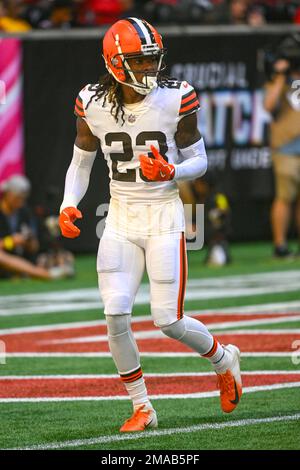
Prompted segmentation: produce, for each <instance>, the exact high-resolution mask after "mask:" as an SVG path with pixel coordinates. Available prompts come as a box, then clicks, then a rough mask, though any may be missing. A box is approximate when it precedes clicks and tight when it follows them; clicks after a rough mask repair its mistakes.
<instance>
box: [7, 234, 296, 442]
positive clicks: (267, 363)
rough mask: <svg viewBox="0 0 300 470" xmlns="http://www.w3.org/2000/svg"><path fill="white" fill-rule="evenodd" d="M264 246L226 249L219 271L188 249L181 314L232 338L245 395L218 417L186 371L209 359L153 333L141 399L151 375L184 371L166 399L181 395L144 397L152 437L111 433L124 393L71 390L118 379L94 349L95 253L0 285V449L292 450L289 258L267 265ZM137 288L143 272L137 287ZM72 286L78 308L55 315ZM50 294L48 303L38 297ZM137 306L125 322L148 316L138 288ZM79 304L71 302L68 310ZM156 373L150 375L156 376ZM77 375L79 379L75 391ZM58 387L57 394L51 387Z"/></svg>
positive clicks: (292, 285)
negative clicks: (69, 267) (228, 260)
mask: <svg viewBox="0 0 300 470" xmlns="http://www.w3.org/2000/svg"><path fill="white" fill-rule="evenodd" d="M271 250H272V248H271V245H270V244H268V243H252V244H239V245H234V246H233V247H232V257H233V263H232V265H230V266H228V267H225V268H208V267H205V266H204V265H203V259H204V256H205V253H204V252H200V254H199V253H198V252H189V280H190V281H191V282H190V285H189V283H188V289H187V300H186V302H185V310H186V311H187V312H188V314H192V315H196V314H201V315H203V316H204V317H205V323H209V324H210V325H211V328H210V329H211V331H212V332H213V333H214V334H216V335H220V338H221V339H222V341H226V339H227V337H228V338H230V341H233V340H234V341H236V344H238V345H239V347H240V349H241V350H242V362H241V367H242V372H243V373H244V375H245V382H244V387H245V393H244V394H243V397H242V399H241V403H240V404H239V406H238V407H237V409H236V410H235V411H234V412H233V413H231V414H229V415H226V414H224V413H222V411H221V409H220V405H219V398H218V396H216V392H214V391H211V389H209V388H207V391H206V388H205V386H206V381H207V380H208V378H207V377H208V376H206V375H204V376H203V384H202V385H203V387H204V388H203V390H202V389H201V390H200V392H201V393H202V391H203V396H201V397H195V396H193V394H195V390H194V389H192V384H191V381H193V380H196V379H195V377H196V374H199V373H208V372H211V370H212V369H211V367H210V364H209V363H208V362H207V361H205V360H204V359H200V358H199V357H197V356H196V355H193V354H189V353H186V352H185V351H182V350H180V349H178V351H177V350H176V351H175V352H174V351H173V352H170V353H169V350H168V344H167V343H164V339H163V337H160V336H157V329H154V327H153V338H152V337H150V339H149V344H148V343H141V344H142V346H141V348H140V350H141V365H142V368H143V371H144V374H145V379H146V383H147V381H148V380H149V384H150V385H149V387H150V389H149V388H148V390H150V391H149V393H150V395H155V390H156V389H155V387H159V380H165V381H166V383H167V381H168V380H171V378H172V377H173V374H180V373H182V374H190V375H186V376H184V375H182V376H180V377H178V390H177V389H176V391H174V393H177V394H179V395H180V394H182V395H184V394H185V395H186V397H185V398H183V397H182V398H180V397H178V396H177V398H174V397H172V396H169V397H168V398H166V397H164V396H163V393H164V392H160V395H159V397H156V398H153V399H152V401H153V404H154V406H155V408H156V411H157V414H158V419H159V427H158V428H157V430H155V431H146V432H144V433H137V434H130V435H127V434H125V435H124V434H120V433H119V431H118V430H119V427H120V425H121V424H122V423H123V421H124V420H125V419H127V418H128V417H129V415H130V414H131V404H130V402H129V400H128V399H126V397H125V396H124V397H123V398H122V399H119V398H118V397H117V396H115V395H114V392H113V391H112V392H111V394H110V392H109V390H110V389H109V388H107V393H106V395H105V394H103V393H102V391H101V390H99V391H98V392H95V390H94V391H93V392H91V393H90V394H89V395H87V396H84V395H81V393H82V392H81V387H83V385H82V384H83V383H84V381H85V380H86V381H87V382H86V383H87V384H88V383H89V382H88V380H90V378H91V377H87V376H95V378H96V380H98V378H99V380H100V376H101V380H106V379H105V376H107V378H108V379H109V380H112V381H113V380H116V381H117V380H118V379H117V378H114V377H115V376H116V370H115V367H114V364H113V361H112V359H111V357H110V356H109V354H108V353H105V351H106V349H105V347H104V346H105V344H106V343H105V341H104V340H101V341H102V343H101V342H100V343H98V342H97V341H98V340H97V338H98V336H97V335H103V334H104V333H103V330H102V329H101V328H104V326H102V323H101V321H102V320H103V319H104V315H103V308H102V307H101V305H100V304H99V307H97V304H96V303H95V306H92V307H91V306H90V304H89V302H88V300H89V296H91V298H94V297H93V296H94V294H95V292H94V289H96V288H97V278H96V274H95V257H93V256H83V257H78V258H77V261H76V267H77V275H76V278H75V279H73V280H67V281H55V282H40V281H31V280H25V281H24V280H23V281H20V280H13V281H10V282H8V281H4V282H3V281H1V283H0V330H1V331H0V339H2V340H3V341H4V342H5V345H6V349H7V353H8V355H7V357H6V363H5V364H1V363H0V417H1V427H0V448H1V449H10V448H18V449H22V448H33V449H58V448H61V449H80V450H83V449H98V450H104V449H109V450H116V449H117V450H125V449H126V450H128V449H134V450H137V449H145V450H184V449H193V450H206V449H244V450H245V449H260V450H261V449H289V450H292V449H294V450H299V449H300V392H299V390H300V352H299V354H297V347H298V349H300V284H299V285H298V284H297V282H298V278H297V276H298V274H297V273H298V272H300V259H296V260H293V261H290V262H286V261H279V260H274V259H272V257H271ZM256 274H257V276H255V275H256ZM249 275H254V277H249ZM247 276H248V277H247ZM217 280H220V283H219V284H216V281H217ZM198 281H199V286H198V284H197V282H198ZM193 282H194V284H193ZM201 283H202V284H201ZM203 283H205V284H203ZM240 283H242V287H243V289H241V288H240ZM146 284H147V277H146V276H145V277H144V279H143V285H144V287H145V288H146V287H147V286H146ZM193 285H194V287H193ZM282 285H284V286H286V288H285V287H284V288H281V286H282ZM78 289H90V290H89V291H82V293H83V294H82V295H83V299H82V301H80V300H79V301H77V304H76V303H75V301H73V300H72V299H71V301H72V302H74V310H72V308H71V309H69V310H66V308H68V302H69V301H70V298H71V297H70V296H72V295H75V294H76V292H77V291H78ZM228 290H230V294H229V295H227V291H228ZM51 292H52V293H53V295H54V297H53V299H54V300H52V301H51V298H50V297H47V296H44V297H43V295H44V294H45V295H46V294H47V293H48V294H51ZM56 293H57V296H56ZM74 293H75V294H74ZM27 294H34V295H37V296H41V297H35V296H33V297H30V296H27ZM198 294H199V295H198ZM24 295H25V297H24ZM64 296H65V297H64ZM68 296H69V297H68ZM56 297H57V299H58V300H57V301H56ZM59 299H61V300H59ZM139 299H140V300H138V303H137V305H136V306H135V308H134V318H135V322H137V323H138V324H139V325H140V326H142V325H143V322H145V321H146V320H147V319H150V306H149V304H148V301H147V300H145V301H144V300H143V299H144V297H143V290H142V294H141V297H140V298H139ZM78 302H82V304H80V305H79V307H78ZM95 302H97V301H96V300H95ZM66 305H67V307H66ZM75 306H76V308H75ZM205 315H206V316H205ZM217 315H218V318H217V317H216V316H217ZM214 322H215V323H216V325H215V326H214ZM72 326H73V328H71V329H70V327H72ZM97 328H98V329H97ZM85 330H86V331H85ZM151 334H152V330H151ZM85 335H86V336H88V337H91V340H90V342H87V341H83V342H76V341H77V338H78V337H80V338H83V337H84V336H85ZM93 335H94V336H95V338H93ZM150 336H151V335H150ZM74 338H75V342H72V341H73V340H74ZM297 341H299V345H298V346H297V344H298V343H297ZM66 342H67V345H66ZM296 343H297V344H296ZM0 344H1V343H0ZM99 344H100V345H102V346H101V347H102V349H101V348H100V347H99ZM147 344H148V346H147ZM103 345H104V346H103ZM145 345H146V346H147V347H146V346H145ZM152 346H153V352H151V351H152V349H151V347H152ZM144 347H145V348H146V349H143V348H144ZM107 351H108V350H107ZM102 352H103V354H102ZM191 352H192V351H191ZM243 352H244V354H243ZM0 359H1V356H0ZM2 362H3V361H2ZM247 372H249V374H248V375H247ZM280 372H281V375H280ZM156 374H160V375H159V376H157V379H156ZM193 374H195V375H193ZM297 374H299V380H298V379H297ZM148 375H149V377H147V376H148ZM151 375H152V378H151V377H150V376H151ZM10 376H11V378H10ZM16 376H19V379H17V378H16ZM56 376H59V377H60V378H59V377H56ZM64 376H65V377H64ZM67 376H76V377H74V378H72V377H71V378H68V377H67ZM78 376H79V379H82V380H81V381H80V380H79V381H78V384H77V385H76V382H74V380H75V379H76V378H78ZM85 376H86V377H85ZM168 377H170V378H169V379H168ZM193 377H194V378H193ZM284 377H286V378H284ZM1 378H2V379H1ZM65 379H66V380H67V382H65ZM151 380H153V382H151ZM155 380H157V382H155ZM198 380H202V379H201V378H200V379H199V377H198ZM40 382H41V383H42V384H44V385H43V387H44V388H43V387H40V385H39V384H40ZM66 383H67V388H65V389H64V390H65V392H64V393H65V395H64V394H61V392H60V387H62V386H64V387H66V385H65V384H66ZM199 383H200V382H199ZM151 384H152V385H151ZM155 384H156V385H155ZM202 385H201V386H202ZM86 386H88V385H86ZM68 387H69V388H70V390H68ZM76 387H77V388H76ZM97 393H98V395H97ZM168 393H169V395H170V392H168ZM205 394H206V395H205Z"/></svg>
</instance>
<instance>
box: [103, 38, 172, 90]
mask: <svg viewBox="0 0 300 470" xmlns="http://www.w3.org/2000/svg"><path fill="white" fill-rule="evenodd" d="M115 43H116V46H117V49H118V53H117V54H115V55H114V56H113V57H112V59H111V63H112V66H113V68H114V69H115V70H116V71H123V72H124V79H120V78H118V76H117V75H116V73H114V71H113V70H112V68H111V67H110V66H109V64H108V63H107V61H106V60H105V64H106V68H107V70H108V71H109V73H111V74H112V75H113V76H114V78H115V79H116V80H117V81H118V82H119V83H122V84H123V85H127V86H130V87H131V88H133V89H134V90H135V91H136V92H137V93H139V94H141V95H148V94H149V93H150V92H151V91H152V90H153V89H154V88H156V87H157V78H158V75H159V73H160V72H161V71H162V70H164V69H165V68H166V65H165V63H164V62H163V58H164V56H165V54H166V49H165V48H160V47H159V45H158V44H151V45H146V44H145V45H141V51H137V52H132V53H127V54H123V52H122V49H121V46H120V43H119V37H118V35H116V36H115ZM147 56H152V57H155V58H157V68H156V70H151V71H149V70H134V69H132V68H131V67H130V65H129V63H128V59H136V58H142V57H147ZM104 59H105V58H104ZM135 74H142V75H143V79H142V82H139V81H137V79H136V77H135ZM129 80H131V81H129Z"/></svg>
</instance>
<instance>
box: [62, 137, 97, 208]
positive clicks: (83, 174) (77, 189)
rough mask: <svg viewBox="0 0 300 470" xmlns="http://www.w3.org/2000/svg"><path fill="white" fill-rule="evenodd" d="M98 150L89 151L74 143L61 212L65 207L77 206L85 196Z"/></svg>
mask: <svg viewBox="0 0 300 470" xmlns="http://www.w3.org/2000/svg"><path fill="white" fill-rule="evenodd" d="M96 153H97V150H96V151H94V152H88V151H86V150H82V149H80V148H79V147H77V146H76V145H74V152H73V158H72V161H71V163H70V166H69V168H68V171H67V174H66V180H65V191H64V199H63V202H62V204H61V206H60V212H61V211H62V210H63V209H64V208H65V207H77V205H78V204H79V202H80V201H81V199H82V198H83V197H84V195H85V193H86V191H87V188H88V185H89V181H90V174H91V170H92V167H93V163H94V160H95V157H96Z"/></svg>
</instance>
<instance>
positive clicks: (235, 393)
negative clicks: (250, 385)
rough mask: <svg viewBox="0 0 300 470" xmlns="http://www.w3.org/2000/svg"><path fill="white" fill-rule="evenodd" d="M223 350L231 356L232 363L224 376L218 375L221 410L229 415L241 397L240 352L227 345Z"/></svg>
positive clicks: (234, 347)
mask: <svg viewBox="0 0 300 470" xmlns="http://www.w3.org/2000/svg"><path fill="white" fill-rule="evenodd" d="M224 349H225V350H226V351H227V352H229V353H230V354H231V356H232V363H231V365H230V367H229V368H228V369H227V370H226V372H225V373H224V374H217V375H218V387H219V389H220V399H221V408H222V410H223V411H224V412H225V413H231V412H232V411H233V410H234V409H235V408H236V407H237V405H238V403H239V401H240V398H241V396H242V379H241V371H240V351H239V349H238V348H237V347H236V346H233V345H232V344H229V345H228V346H225V347H224Z"/></svg>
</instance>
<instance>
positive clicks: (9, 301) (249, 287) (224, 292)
mask: <svg viewBox="0 0 300 470" xmlns="http://www.w3.org/2000/svg"><path fill="white" fill-rule="evenodd" d="M299 285H300V271H297V270H294V271H286V272H281V271H278V272H270V273H257V274H246V275H239V276H226V277H221V278H208V279H191V280H189V281H188V285H187V290H186V297H185V298H186V300H205V299H221V298H229V297H232V298H235V297H244V296H254V295H259V294H274V293H279V292H293V291H298V290H299ZM148 303H149V285H148V284H142V285H141V286H140V288H139V291H138V293H137V296H136V299H135V305H146V304H148ZM102 308H103V303H102V301H101V300H100V296H99V292H98V289H96V288H87V289H76V290H68V291H58V292H47V293H37V294H22V295H19V296H18V295H17V296H16V295H9V296H2V297H0V316H11V315H24V314H48V313H54V312H67V311H70V312H74V311H79V310H81V311H82V310H88V309H96V310H97V309H102Z"/></svg>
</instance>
